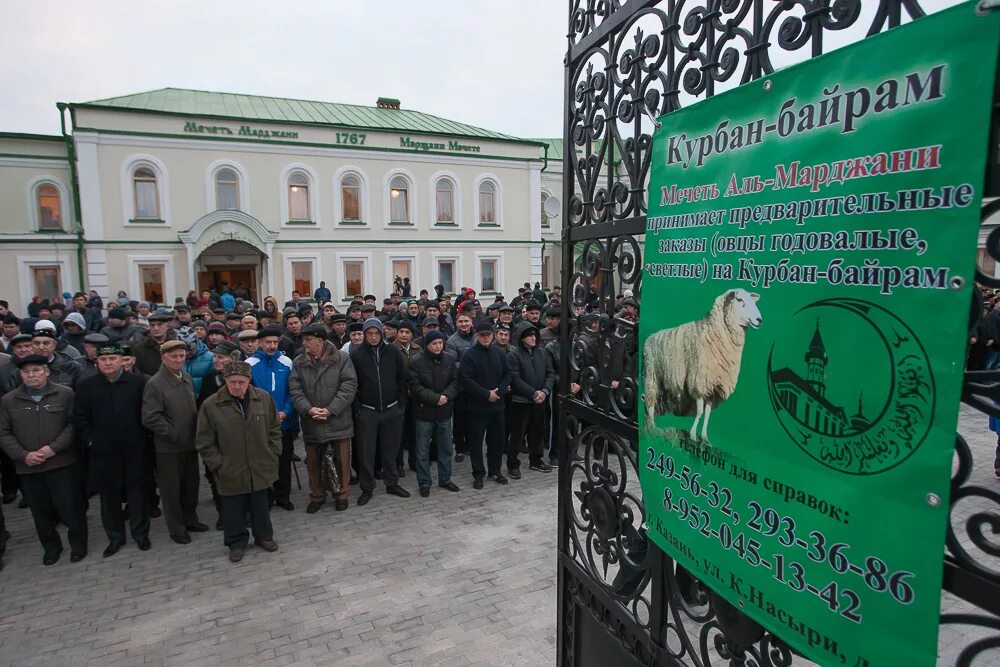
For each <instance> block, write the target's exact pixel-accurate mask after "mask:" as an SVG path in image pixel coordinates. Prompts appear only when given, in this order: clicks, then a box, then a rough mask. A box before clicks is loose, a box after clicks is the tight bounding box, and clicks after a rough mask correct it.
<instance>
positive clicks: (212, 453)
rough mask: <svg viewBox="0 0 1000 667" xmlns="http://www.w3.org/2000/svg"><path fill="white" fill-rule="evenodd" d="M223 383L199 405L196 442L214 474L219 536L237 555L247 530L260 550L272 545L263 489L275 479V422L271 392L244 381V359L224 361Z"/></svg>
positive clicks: (278, 451) (277, 431)
mask: <svg viewBox="0 0 1000 667" xmlns="http://www.w3.org/2000/svg"><path fill="white" fill-rule="evenodd" d="M222 374H223V376H225V379H226V385H225V386H224V387H222V388H221V389H219V391H218V392H216V393H215V394H213V395H212V396H210V397H209V398H208V399H206V400H205V402H204V403H202V405H201V410H200V411H199V413H198V435H197V438H196V445H197V448H198V452H199V453H200V454H201V457H202V458H203V459H204V460H205V465H207V466H208V469H209V470H211V471H212V472H213V473H214V474H215V479H216V483H217V484H218V486H219V496H221V498H222V529H223V531H224V538H223V541H224V543H225V545H226V546H227V547H229V560H230V561H232V562H234V563H238V562H239V561H240V560H242V559H243V553H244V552H245V551H246V548H247V542H248V541H249V539H250V534H249V533H248V532H247V514H249V515H250V527H251V530H253V538H254V544H256V545H257V546H259V547H260V548H261V549H263V550H264V551H277V550H278V544H277V543H276V542H275V541H274V529H273V528H272V526H271V515H270V503H269V501H268V497H267V492H268V489H270V487H271V485H272V484H274V481H275V480H276V479H278V457H279V456H280V455H281V422H280V421H279V419H278V411H277V409H275V407H274V401H273V400H271V395H270V394H268V393H267V392H266V391H264V390H263V389H258V388H256V387H251V386H250V364H248V363H246V362H245V361H227V362H226V363H225V365H224V366H223V370H222Z"/></svg>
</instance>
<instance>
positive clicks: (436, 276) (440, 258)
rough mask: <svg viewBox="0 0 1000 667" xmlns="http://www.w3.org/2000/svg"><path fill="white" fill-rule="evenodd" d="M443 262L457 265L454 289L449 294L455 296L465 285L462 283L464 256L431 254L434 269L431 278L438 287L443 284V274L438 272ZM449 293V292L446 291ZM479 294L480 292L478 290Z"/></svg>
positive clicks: (442, 253) (440, 253) (453, 278)
mask: <svg viewBox="0 0 1000 667" xmlns="http://www.w3.org/2000/svg"><path fill="white" fill-rule="evenodd" d="M441 262H453V263H454V264H455V273H454V275H453V276H452V281H453V282H454V284H453V285H452V289H451V291H450V292H449V293H451V294H455V293H457V291H458V290H459V289H460V288H461V287H462V285H464V284H465V283H464V282H463V281H462V254H461V253H444V252H435V253H431V263H432V264H433V267H434V273H433V275H432V276H431V278H432V280H433V283H434V284H435V285H437V284H438V283H439V282H441V272H440V271H439V270H438V266H439V265H440V264H441ZM445 291H446V292H448V291H449V290H445ZM476 292H477V293H478V292H479V290H476Z"/></svg>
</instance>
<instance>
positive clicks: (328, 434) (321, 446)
mask: <svg viewBox="0 0 1000 667" xmlns="http://www.w3.org/2000/svg"><path fill="white" fill-rule="evenodd" d="M326 337H327V333H326V327H325V326H324V325H322V324H312V325H310V326H309V327H307V328H306V329H305V330H304V331H303V332H302V345H303V348H304V352H303V353H302V354H300V355H299V356H298V357H296V358H295V360H294V361H293V362H292V372H291V375H289V376H288V392H289V394H290V395H291V397H292V405H294V406H295V411H296V412H297V413H298V414H299V416H300V417H301V425H302V439H303V440H305V444H306V469H307V470H308V472H309V505H308V506H307V507H306V512H307V513H309V514H315V513H316V512H318V511H319V509H320V508H321V507H322V506H323V504H324V503H325V502H326V489H325V488H324V487H323V485H322V483H321V478H320V469H321V466H322V462H323V453H324V452H325V450H326V448H327V446H333V447H335V448H336V449H335V450H334V456H335V458H336V460H337V470H338V472H339V473H340V488H339V490H338V491H337V493H336V494H335V497H334V508H335V509H336V510H337V511H338V512H343V511H344V510H346V509H347V504H348V503H347V496H348V494H349V493H350V490H351V438H352V437H353V436H354V416H353V414H352V403H353V401H354V395H355V394H356V393H357V390H358V378H357V374H356V373H355V371H354V364H352V363H351V358H350V356H349V355H347V354H346V353H345V352H342V351H340V350H338V349H337V348H336V347H335V346H334V345H333V344H332V343H331V342H330V341H328V340H327V339H326Z"/></svg>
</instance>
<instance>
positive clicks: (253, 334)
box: [236, 329, 258, 340]
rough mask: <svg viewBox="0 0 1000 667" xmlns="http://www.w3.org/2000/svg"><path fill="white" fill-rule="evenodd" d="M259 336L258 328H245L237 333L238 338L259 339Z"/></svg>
mask: <svg viewBox="0 0 1000 667" xmlns="http://www.w3.org/2000/svg"><path fill="white" fill-rule="evenodd" d="M257 337H258V332H257V330H256V329H244V330H243V331H241V332H239V333H238V334H236V340H257Z"/></svg>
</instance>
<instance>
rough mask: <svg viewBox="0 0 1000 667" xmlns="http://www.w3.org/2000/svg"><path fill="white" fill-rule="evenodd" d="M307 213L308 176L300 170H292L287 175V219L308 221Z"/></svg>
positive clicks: (309, 218)
mask: <svg viewBox="0 0 1000 667" xmlns="http://www.w3.org/2000/svg"><path fill="white" fill-rule="evenodd" d="M309 213H310V211H309V176H308V175H306V174H305V172H302V171H293V172H292V173H291V174H290V175H289V176H288V219H289V220H290V221H296V222H303V221H310V220H312V218H311V217H310V215H309Z"/></svg>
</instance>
